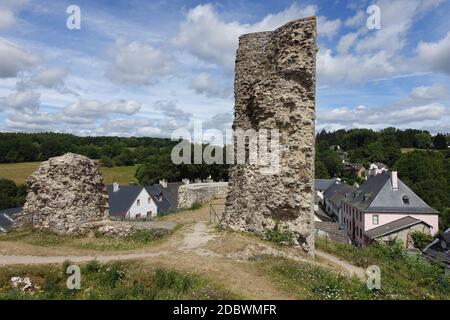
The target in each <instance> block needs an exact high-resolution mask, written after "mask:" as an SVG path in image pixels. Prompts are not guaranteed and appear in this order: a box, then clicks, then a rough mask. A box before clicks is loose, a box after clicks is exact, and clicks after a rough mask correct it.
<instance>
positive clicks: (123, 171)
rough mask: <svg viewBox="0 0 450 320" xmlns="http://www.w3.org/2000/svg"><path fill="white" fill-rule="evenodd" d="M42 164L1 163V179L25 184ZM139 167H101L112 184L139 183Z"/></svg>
mask: <svg viewBox="0 0 450 320" xmlns="http://www.w3.org/2000/svg"><path fill="white" fill-rule="evenodd" d="M39 164H40V162H21V163H0V178H5V179H9V180H12V181H14V182H15V183H16V184H17V185H20V184H24V183H25V181H26V179H27V177H28V176H29V175H30V174H32V173H33V172H34V171H35V170H36V169H37V168H38V166H39ZM136 169H137V165H135V166H128V167H113V168H107V167H100V172H101V174H102V175H103V182H104V183H105V184H111V183H113V182H114V181H115V182H119V183H121V184H128V183H130V182H137V180H136V178H135V177H134V175H135V173H136Z"/></svg>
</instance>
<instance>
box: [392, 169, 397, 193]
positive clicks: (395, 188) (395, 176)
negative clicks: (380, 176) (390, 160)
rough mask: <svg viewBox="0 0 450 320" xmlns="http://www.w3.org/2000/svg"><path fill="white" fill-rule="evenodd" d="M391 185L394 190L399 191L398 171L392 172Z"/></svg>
mask: <svg viewBox="0 0 450 320" xmlns="http://www.w3.org/2000/svg"><path fill="white" fill-rule="evenodd" d="M391 184H392V190H394V191H397V190H398V178H397V171H391Z"/></svg>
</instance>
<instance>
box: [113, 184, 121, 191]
mask: <svg viewBox="0 0 450 320" xmlns="http://www.w3.org/2000/svg"><path fill="white" fill-rule="evenodd" d="M119 190H120V186H119V184H118V183H117V182H114V183H113V192H117V191H119Z"/></svg>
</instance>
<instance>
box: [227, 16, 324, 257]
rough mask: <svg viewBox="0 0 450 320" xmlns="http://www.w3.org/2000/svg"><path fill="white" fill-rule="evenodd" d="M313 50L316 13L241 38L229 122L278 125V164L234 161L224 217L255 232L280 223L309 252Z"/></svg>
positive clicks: (265, 126)
mask: <svg viewBox="0 0 450 320" xmlns="http://www.w3.org/2000/svg"><path fill="white" fill-rule="evenodd" d="M316 52H317V45H316V19H315V18H314V17H310V18H306V19H302V20H297V21H293V22H290V23H288V24H286V25H284V26H282V27H280V28H279V29H277V30H275V31H273V32H260V33H252V34H246V35H243V36H241V37H240V39H239V48H238V51H237V58H236V72H235V74H236V75H235V118H234V123H233V129H234V130H235V135H236V130H237V129H242V130H249V129H253V130H256V132H258V131H259V130H260V129H266V130H268V131H270V130H272V129H277V130H278V132H279V145H280V151H279V166H278V170H277V172H276V173H275V174H272V175H268V174H262V173H261V166H260V165H259V164H258V163H256V164H255V163H253V164H252V163H249V162H246V163H244V164H236V165H233V166H232V167H231V168H230V178H229V182H230V185H229V189H228V196H227V200H226V209H225V214H224V219H223V223H222V224H223V225H224V226H226V227H229V228H231V229H234V230H239V231H251V232H256V233H259V234H264V233H265V231H266V230H268V229H273V228H275V226H276V225H277V224H278V225H280V224H281V225H282V226H280V229H281V228H285V227H286V228H288V229H289V230H290V231H291V232H292V233H293V234H294V238H295V239H293V240H294V242H295V244H296V245H299V246H302V247H303V248H304V249H305V250H306V251H307V252H308V253H309V254H311V255H314V213H313V195H314V135H315V128H314V121H315V82H316V76H315V70H316ZM235 143H236V140H235Z"/></svg>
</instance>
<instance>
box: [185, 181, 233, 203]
mask: <svg viewBox="0 0 450 320" xmlns="http://www.w3.org/2000/svg"><path fill="white" fill-rule="evenodd" d="M227 192H228V183H227V182H212V183H193V184H187V185H182V186H180V188H179V189H178V208H179V209H186V208H190V207H191V206H192V205H193V204H194V203H195V202H198V203H205V202H208V201H211V200H213V199H221V198H223V199H224V198H225V197H226V196H227Z"/></svg>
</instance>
